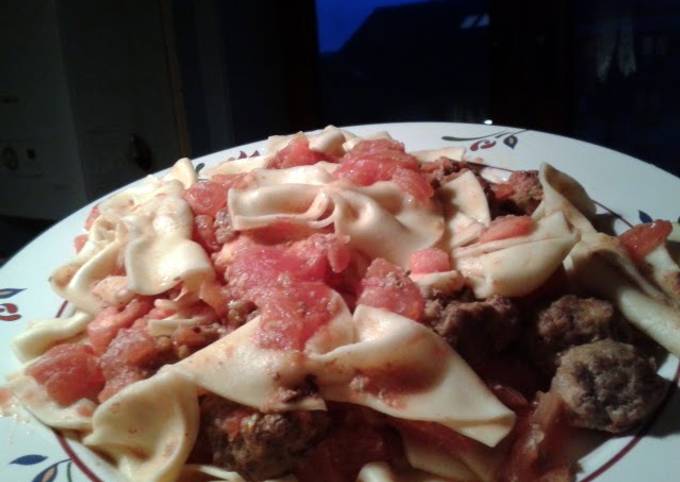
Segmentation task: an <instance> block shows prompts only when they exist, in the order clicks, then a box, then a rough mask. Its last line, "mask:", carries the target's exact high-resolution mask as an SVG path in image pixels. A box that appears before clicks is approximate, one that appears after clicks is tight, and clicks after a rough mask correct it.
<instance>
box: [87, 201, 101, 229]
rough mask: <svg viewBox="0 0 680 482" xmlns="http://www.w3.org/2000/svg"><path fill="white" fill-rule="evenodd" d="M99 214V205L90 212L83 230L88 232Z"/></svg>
mask: <svg viewBox="0 0 680 482" xmlns="http://www.w3.org/2000/svg"><path fill="white" fill-rule="evenodd" d="M100 214H101V212H100V211H99V205H98V204H95V205H94V207H93V208H92V209H91V210H90V214H88V215H87V219H86V220H85V229H86V230H88V231H89V230H90V228H91V227H92V225H93V224H94V222H95V221H96V220H97V218H98V217H99V215H100Z"/></svg>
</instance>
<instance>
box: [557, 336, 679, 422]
mask: <svg viewBox="0 0 680 482" xmlns="http://www.w3.org/2000/svg"><path fill="white" fill-rule="evenodd" d="M665 387H666V382H665V380H664V379H663V378H661V377H660V376H658V375H657V373H656V364H655V363H654V360H653V359H652V358H647V357H644V356H642V355H641V354H640V353H639V352H638V351H637V350H636V348H635V347H633V346H632V345H629V344H626V343H621V342H616V341H612V340H601V341H596V342H594V343H587V344H585V345H580V346H577V347H573V348H571V349H569V350H568V351H567V352H566V353H564V355H562V357H561V358H560V363H559V367H558V368H557V373H556V374H555V377H554V378H553V381H552V390H554V391H555V393H557V395H559V396H560V398H561V399H562V400H563V401H564V403H565V408H566V413H567V416H568V420H569V422H570V423H571V424H572V425H573V426H576V427H585V428H591V429H595V430H603V431H606V432H612V433H619V432H623V431H625V430H627V429H629V428H632V427H634V426H635V425H637V424H639V423H640V422H641V421H642V420H644V419H645V418H646V417H647V416H648V415H650V414H651V413H652V411H654V409H655V408H656V407H657V406H658V404H659V403H660V402H661V399H662V398H663V396H664V393H665Z"/></svg>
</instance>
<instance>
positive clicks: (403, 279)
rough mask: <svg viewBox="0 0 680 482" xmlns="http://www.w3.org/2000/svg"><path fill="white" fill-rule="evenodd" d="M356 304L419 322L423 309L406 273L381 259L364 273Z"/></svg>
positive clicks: (374, 261) (421, 299)
mask: <svg viewBox="0 0 680 482" xmlns="http://www.w3.org/2000/svg"><path fill="white" fill-rule="evenodd" d="M357 304H364V305H369V306H375V307H377V308H384V309H386V310H389V311H393V312H395V313H397V314H399V315H401V316H405V317H406V318H411V319H412V320H419V319H420V318H421V317H422V316H423V311H424V309H425V300H424V299H423V296H422V295H421V294H420V290H419V289H418V287H417V286H416V284H415V283H414V282H413V281H411V279H410V278H409V277H408V276H407V275H406V272H405V271H404V270H403V269H402V268H400V267H399V266H396V265H393V264H392V263H390V262H389V261H386V260H384V259H382V258H376V259H374V260H373V262H372V263H371V265H370V266H369V267H368V269H367V270H366V275H365V276H364V278H363V280H361V294H360V295H359V299H358V300H357Z"/></svg>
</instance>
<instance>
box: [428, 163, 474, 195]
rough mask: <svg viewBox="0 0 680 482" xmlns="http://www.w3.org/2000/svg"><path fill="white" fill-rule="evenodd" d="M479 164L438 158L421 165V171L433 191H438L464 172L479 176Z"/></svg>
mask: <svg viewBox="0 0 680 482" xmlns="http://www.w3.org/2000/svg"><path fill="white" fill-rule="evenodd" d="M481 168H482V167H481V166H480V165H479V164H475V163H470V162H466V161H454V160H452V159H449V158H448V157H440V158H439V159H437V160H436V161H433V162H425V163H422V164H421V171H422V173H423V174H424V175H425V177H426V178H427V180H428V181H430V184H431V185H432V187H433V188H434V189H438V188H440V187H441V186H443V185H444V184H446V183H447V182H449V181H451V180H453V179H455V178H456V177H458V176H459V175H460V174H462V173H463V172H464V171H466V170H471V171H472V172H474V173H475V174H477V175H479V172H480V171H481Z"/></svg>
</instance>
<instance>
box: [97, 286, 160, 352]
mask: <svg viewBox="0 0 680 482" xmlns="http://www.w3.org/2000/svg"><path fill="white" fill-rule="evenodd" d="M151 308H153V302H152V301H151V300H150V299H148V298H135V299H133V300H132V301H130V303H128V304H127V305H126V306H125V308H123V310H122V311H121V310H118V308H116V307H113V306H111V307H109V308H105V309H104V310H102V311H100V312H99V313H98V314H97V316H96V317H95V319H94V320H92V321H91V322H90V323H89V324H88V325H87V337H88V339H89V340H90V345H92V349H93V350H94V352H95V353H97V354H99V355H101V354H102V353H104V352H105V351H106V348H107V347H108V346H109V343H111V340H113V339H114V338H115V337H116V334H117V333H118V330H120V329H121V328H127V327H129V326H130V325H132V323H134V322H135V320H137V319H139V318H141V317H142V316H144V315H145V314H147V313H148V312H149V311H150V310H151Z"/></svg>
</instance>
